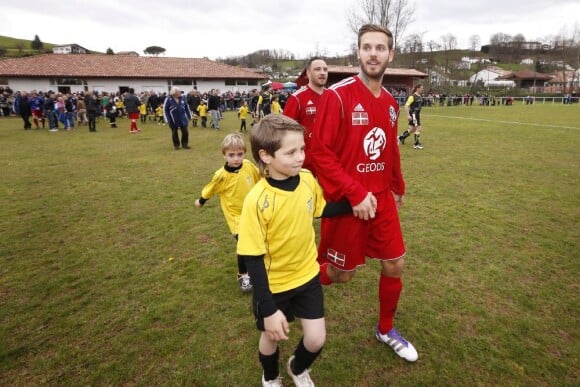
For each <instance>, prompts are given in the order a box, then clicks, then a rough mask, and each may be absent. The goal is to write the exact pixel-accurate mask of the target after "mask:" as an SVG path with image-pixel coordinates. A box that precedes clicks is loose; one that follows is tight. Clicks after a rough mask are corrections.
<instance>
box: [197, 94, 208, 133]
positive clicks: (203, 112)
mask: <svg viewBox="0 0 580 387" xmlns="http://www.w3.org/2000/svg"><path fill="white" fill-rule="evenodd" d="M197 112H198V113H199V118H201V127H202V128H207V104H206V103H205V101H204V100H201V102H200V103H199V105H198V106H197Z"/></svg>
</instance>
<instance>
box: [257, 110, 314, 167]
mask: <svg viewBox="0 0 580 387" xmlns="http://www.w3.org/2000/svg"><path fill="white" fill-rule="evenodd" d="M287 131H296V132H302V133H303V134H304V127H303V126H302V125H300V124H299V123H298V122H296V121H294V120H293V119H292V118H290V117H287V116H285V115H282V114H268V115H267V116H266V117H264V118H262V119H261V120H260V121H259V122H258V123H257V124H256V125H254V126H253V127H252V131H251V134H250V143H251V145H252V156H254V160H256V163H257V164H258V168H259V169H260V174H262V176H268V169H267V167H268V166H267V165H266V164H265V163H264V162H263V161H262V159H261V158H260V150H264V151H265V152H266V153H267V154H269V155H270V156H274V153H276V151H277V150H278V149H280V147H281V146H282V139H283V138H284V136H285V135H286V132H287Z"/></svg>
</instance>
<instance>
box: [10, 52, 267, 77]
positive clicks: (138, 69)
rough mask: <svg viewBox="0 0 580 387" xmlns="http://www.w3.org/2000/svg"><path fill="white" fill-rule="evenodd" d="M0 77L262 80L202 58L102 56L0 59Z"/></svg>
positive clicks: (38, 56)
mask: <svg viewBox="0 0 580 387" xmlns="http://www.w3.org/2000/svg"><path fill="white" fill-rule="evenodd" d="M0 77H19V78H23V77H25V78H46V77H59V78H60V77H63V78H177V79H179V78H198V79H208V78H210V79H211V78H221V79H240V78H241V79H258V80H261V79H264V76H263V75H260V74H256V73H254V72H251V71H248V70H246V69H242V68H239V67H234V66H230V65H226V64H223V63H218V62H214V61H211V60H209V59H205V58H167V57H140V56H133V55H104V54H102V55H99V54H90V55H84V54H70V55H66V54H46V55H36V56H29V57H25V58H13V59H4V60H0Z"/></svg>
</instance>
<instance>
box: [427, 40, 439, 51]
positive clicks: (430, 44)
mask: <svg viewBox="0 0 580 387" xmlns="http://www.w3.org/2000/svg"><path fill="white" fill-rule="evenodd" d="M426 46H427V48H428V49H429V51H430V52H433V51H439V49H440V48H441V45H440V44H439V43H437V42H436V41H434V40H430V41H428V42H427V43H426Z"/></svg>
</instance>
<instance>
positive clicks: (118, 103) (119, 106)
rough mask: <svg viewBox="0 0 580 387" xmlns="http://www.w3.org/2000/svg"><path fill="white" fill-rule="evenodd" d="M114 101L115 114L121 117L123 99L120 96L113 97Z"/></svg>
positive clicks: (123, 113) (123, 111) (123, 105)
mask: <svg viewBox="0 0 580 387" xmlns="http://www.w3.org/2000/svg"><path fill="white" fill-rule="evenodd" d="M114 101H115V107H116V108H117V115H118V116H119V117H121V118H122V117H123V116H124V115H125V104H123V100H122V99H121V98H120V97H115V99H114Z"/></svg>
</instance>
